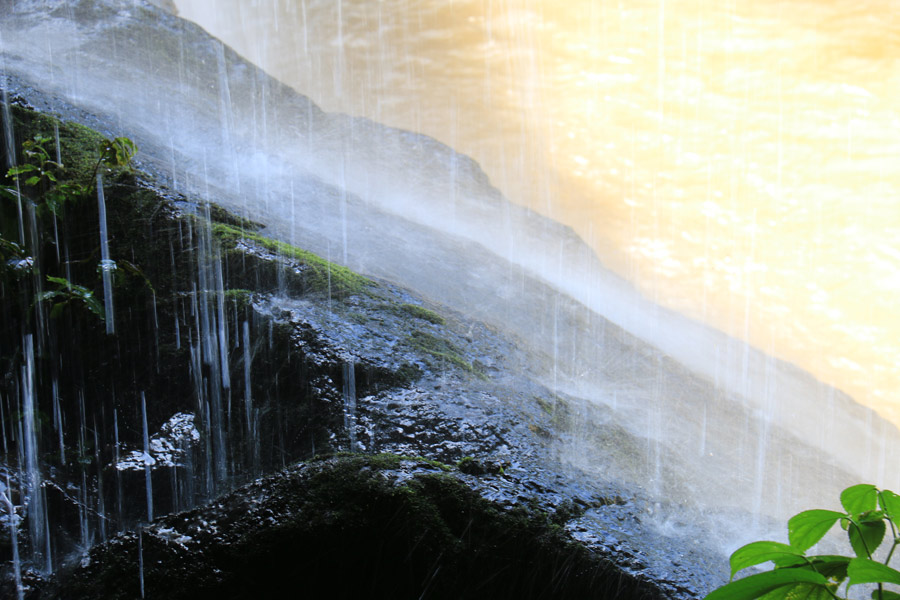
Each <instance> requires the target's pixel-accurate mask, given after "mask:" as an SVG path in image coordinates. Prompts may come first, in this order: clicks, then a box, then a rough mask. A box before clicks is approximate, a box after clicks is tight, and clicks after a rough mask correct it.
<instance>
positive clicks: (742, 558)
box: [729, 542, 803, 578]
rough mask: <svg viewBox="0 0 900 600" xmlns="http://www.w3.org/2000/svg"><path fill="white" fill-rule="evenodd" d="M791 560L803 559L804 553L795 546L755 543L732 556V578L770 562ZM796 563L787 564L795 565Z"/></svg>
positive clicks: (742, 547) (777, 543)
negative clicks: (740, 572) (747, 569)
mask: <svg viewBox="0 0 900 600" xmlns="http://www.w3.org/2000/svg"><path fill="white" fill-rule="evenodd" d="M791 558H799V559H801V560H802V559H803V553H802V552H800V551H798V550H797V549H796V548H794V547H793V546H788V545H787V544H782V543H779V542H753V543H751V544H747V545H746V546H741V547H740V548H738V549H737V550H735V551H734V552H733V553H732V554H731V559H730V561H729V562H730V563H731V577H732V578H734V575H735V573H737V572H738V571H740V570H741V569H746V568H747V567H752V566H753V565H758V564H761V563H764V562H768V561H775V562H778V561H781V560H782V559H787V560H788V561H791ZM795 563H796V561H793V562H789V563H787V564H795Z"/></svg>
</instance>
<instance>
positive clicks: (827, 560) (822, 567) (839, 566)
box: [792, 554, 850, 582]
mask: <svg viewBox="0 0 900 600" xmlns="http://www.w3.org/2000/svg"><path fill="white" fill-rule="evenodd" d="M808 560H809V563H808V564H803V565H796V566H794V567H792V568H795V569H808V570H812V571H815V572H816V573H819V574H820V575H822V576H823V577H825V578H826V579H828V580H829V581H837V582H841V581H843V580H844V579H846V578H847V564H848V563H849V562H850V557H849V556H838V555H831V554H822V555H819V556H810V557H809V558H808Z"/></svg>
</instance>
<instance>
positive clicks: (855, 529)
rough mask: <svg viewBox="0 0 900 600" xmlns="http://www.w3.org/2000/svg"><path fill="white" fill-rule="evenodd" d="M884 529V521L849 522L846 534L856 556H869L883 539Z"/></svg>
mask: <svg viewBox="0 0 900 600" xmlns="http://www.w3.org/2000/svg"><path fill="white" fill-rule="evenodd" d="M884 529H885V526H884V521H869V522H862V523H857V522H856V521H853V522H851V523H850V527H849V528H848V529H847V534H848V535H849V537H850V545H851V546H853V551H854V552H856V556H858V557H860V558H871V557H872V555H873V554H875V549H876V548H878V546H880V545H881V541H882V540H883V539H884Z"/></svg>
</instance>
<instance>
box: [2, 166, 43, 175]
mask: <svg viewBox="0 0 900 600" xmlns="http://www.w3.org/2000/svg"><path fill="white" fill-rule="evenodd" d="M31 171H37V166H35V165H33V164H31V163H25V164H24V165H19V166H18V167H11V168H10V169H9V171H7V172H6V175H7V176H9V177H15V176H16V175H21V174H22V173H30V172H31Z"/></svg>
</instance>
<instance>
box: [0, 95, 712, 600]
mask: <svg viewBox="0 0 900 600" xmlns="http://www.w3.org/2000/svg"><path fill="white" fill-rule="evenodd" d="M6 97H7V98H9V99H10V100H11V101H10V102H9V104H8V105H7V109H6V110H5V111H4V113H3V115H4V127H6V129H7V130H8V131H11V132H12V134H11V135H12V139H13V140H14V142H15V143H14V144H8V145H6V146H4V148H5V149H6V150H5V153H4V154H3V155H0V160H2V161H4V162H7V161H8V162H11V163H12V164H17V163H21V162H22V160H24V157H23V155H21V154H20V153H19V151H18V150H17V148H19V147H21V143H22V141H23V140H27V139H33V138H34V136H35V135H45V136H47V137H48V139H51V140H54V141H55V140H56V139H59V141H60V145H59V154H60V156H61V157H62V162H63V164H64V165H65V166H64V167H60V170H59V171H58V174H59V176H60V177H61V178H63V179H64V180H66V181H80V180H82V179H83V178H84V173H88V174H90V173H91V170H92V169H93V168H95V167H94V165H95V164H96V160H97V159H96V156H97V150H96V148H97V147H98V145H99V144H100V143H101V141H102V138H101V137H100V136H98V135H97V134H96V133H95V132H93V131H90V130H88V129H86V128H84V127H81V126H78V125H74V124H71V123H60V122H58V121H56V120H55V119H53V118H51V117H49V116H47V115H44V114H41V113H38V112H36V111H34V110H32V109H30V108H28V106H27V102H25V100H24V99H22V98H16V97H12V98H10V97H9V95H6ZM53 143H55V142H53ZM9 148H12V149H13V150H12V151H10V150H9ZM13 153H15V154H13ZM104 170H105V169H104ZM103 192H104V194H103V197H104V202H105V206H106V224H107V227H106V228H105V229H104V230H103V231H105V238H104V239H107V243H108V247H109V254H110V256H111V257H112V260H114V261H115V266H116V268H115V271H114V276H113V277H112V279H111V288H110V289H111V297H112V302H113V304H114V307H115V312H114V316H112V320H113V322H114V333H112V334H110V333H108V330H107V327H108V326H109V322H108V321H107V322H104V321H101V320H100V319H98V317H97V314H96V313H95V312H92V311H91V310H89V309H88V307H89V303H88V302H87V300H86V295H93V296H94V297H96V298H103V299H104V301H105V299H106V298H105V293H106V292H105V291H104V286H103V283H104V270H103V269H99V270H98V260H99V256H100V252H99V249H98V248H99V246H101V245H102V244H101V238H102V237H104V236H101V228H100V225H99V223H98V220H97V214H98V210H99V204H98V197H99V196H98V195H97V194H96V192H95V193H94V194H93V195H90V196H89V197H88V196H85V197H83V198H81V199H80V200H79V201H78V202H76V203H72V204H71V205H69V206H67V208H66V211H65V213H64V214H63V213H60V214H58V215H57V217H56V218H55V219H54V218H53V217H52V215H51V214H48V213H47V212H45V211H42V210H41V207H42V206H44V204H42V203H45V200H44V199H42V197H41V196H40V195H34V196H30V197H27V198H25V200H26V202H25V204H24V206H25V208H26V211H25V216H26V217H28V219H30V220H31V223H32V225H31V228H32V232H31V233H29V234H28V236H26V237H27V240H26V241H27V243H26V244H25V250H23V252H26V250H27V252H26V253H30V256H27V257H24V258H23V257H18V255H17V256H12V255H11V257H6V256H5V255H4V259H5V262H4V270H3V272H2V275H3V287H2V290H0V291H2V294H3V303H2V313H0V316H2V320H0V338H2V339H0V349H2V355H0V359H2V363H0V364H2V368H3V379H2V380H0V394H2V398H3V403H2V408H3V414H2V421H0V428H2V438H3V442H4V454H3V464H2V469H3V472H4V474H6V475H7V476H5V477H4V484H3V485H4V487H3V488H2V491H3V492H4V498H5V499H6V500H8V502H5V508H4V511H3V512H4V514H3V525H4V527H3V531H4V534H5V538H4V539H3V545H2V548H0V550H2V552H3V555H2V557H0V558H2V559H3V560H4V561H6V562H5V567H4V572H5V575H6V578H5V580H4V582H3V584H2V585H3V586H4V588H3V592H4V595H5V596H8V597H16V595H17V593H18V592H19V591H21V593H22V595H23V597H60V598H77V597H85V598H87V597H92V598H106V597H109V598H117V597H123V598H124V597H135V596H136V593H137V592H139V590H138V588H136V587H135V585H139V581H138V580H136V579H135V578H134V577H133V575H134V573H135V572H136V571H135V563H134V560H135V558H134V557H135V553H134V545H135V544H137V539H138V538H136V536H135V534H134V533H122V534H119V535H118V536H117V535H116V533H117V532H122V531H134V530H135V529H136V528H137V529H141V530H143V531H145V532H146V533H145V534H141V535H140V536H139V539H140V540H141V541H140V548H141V552H139V553H138V556H141V555H142V554H141V553H145V554H143V557H144V558H143V559H142V560H143V565H144V575H145V577H144V584H145V586H146V589H148V590H154V592H153V593H154V594H162V593H165V595H167V596H170V597H178V596H177V595H176V592H178V590H184V594H185V597H186V596H188V595H189V596H191V597H193V596H194V595H200V596H201V597H202V596H203V595H206V597H222V596H223V595H225V597H240V596H241V594H242V593H247V594H249V593H250V588H254V589H255V588H258V587H265V586H266V585H270V586H272V588H271V589H275V586H276V585H277V584H278V582H282V583H284V582H285V579H284V578H287V580H288V582H290V583H292V584H296V585H300V582H302V581H305V580H306V579H307V578H309V580H310V581H311V580H313V579H314V578H315V577H320V579H318V581H319V582H321V581H323V579H322V578H323V577H324V578H325V579H326V580H327V583H326V584H324V585H326V586H337V587H335V589H336V590H338V591H336V592H335V594H337V595H340V594H344V596H345V597H349V596H350V595H359V593H361V592H362V591H364V590H373V592H372V593H374V594H375V595H379V594H380V593H382V592H383V593H384V594H388V593H390V594H397V595H409V594H412V593H413V592H415V594H416V595H417V596H419V595H421V593H426V592H427V594H428V595H427V596H426V597H435V598H441V597H448V598H449V597H476V596H478V595H480V594H481V593H482V592H484V591H487V592H489V593H487V595H488V596H491V597H565V595H566V594H570V596H571V597H583V594H582V592H584V593H587V591H591V593H593V591H594V590H599V591H602V590H607V589H613V588H615V589H619V588H620V587H622V586H624V588H627V589H629V590H633V591H634V594H635V595H633V596H628V597H644V596H645V595H647V597H654V596H653V594H657V593H659V594H664V595H665V597H675V598H678V597H692V596H694V595H695V594H694V593H693V592H691V590H692V589H696V587H695V586H697V585H699V586H701V587H702V586H704V585H705V583H704V582H705V581H706V580H705V579H704V577H705V576H703V575H698V574H697V572H696V570H695V569H694V568H693V567H692V568H691V570H690V571H689V570H687V569H683V570H677V569H676V570H671V569H669V568H667V567H664V568H658V567H657V566H655V564H654V562H655V560H654V557H652V556H649V555H646V554H644V553H643V552H642V551H641V550H639V549H638V548H639V547H641V546H642V545H643V546H646V543H645V542H646V539H647V537H648V536H653V535H654V534H653V533H652V532H649V531H644V532H643V533H641V528H640V526H639V520H638V515H640V514H641V513H642V512H643V511H644V510H645V507H644V505H643V504H642V503H641V501H640V500H638V499H637V497H636V496H635V494H634V493H633V492H631V491H629V490H627V489H626V488H624V487H622V486H620V487H618V488H616V489H606V488H604V487H603V486H598V485H597V484H595V483H590V482H588V481H585V480H584V479H583V478H582V479H579V477H578V476H577V474H571V475H565V474H564V471H563V469H561V468H560V469H559V470H548V469H547V468H546V466H547V465H548V464H552V462H553V456H552V451H551V449H550V442H552V441H555V440H556V439H557V436H558V435H559V434H558V433H554V432H558V431H561V430H563V429H565V427H567V426H571V425H572V423H574V422H577V418H578V417H577V415H576V414H574V413H573V408H572V407H571V406H570V405H569V403H568V402H567V400H566V399H565V398H563V397H560V396H558V395H555V394H552V393H550V392H549V391H548V390H547V389H546V388H544V387H543V386H541V385H540V384H538V383H536V382H534V381H532V380H530V379H529V378H528V377H523V376H519V375H517V376H515V377H512V376H511V375H510V374H512V373H520V372H521V371H522V368H521V365H523V364H525V362H526V358H525V356H524V354H523V351H522V350H521V349H520V348H519V347H518V346H517V344H516V343H515V341H514V340H510V339H508V338H505V337H503V336H501V335H499V334H498V333H496V332H495V331H493V330H491V329H490V328H488V327H486V326H485V325H483V324H480V323H478V322H475V321H472V320H470V319H466V318H463V317H462V316H460V315H459V314H457V313H455V312H454V311H452V310H450V309H447V308H442V307H438V306H434V305H429V304H428V303H427V302H425V301H423V300H422V299H420V298H417V297H416V296H414V295H413V294H411V293H410V292H408V291H406V290H403V289H401V288H399V287H397V286H394V285H392V284H389V283H385V282H378V281H374V280H371V279H367V278H364V277H361V276H359V275H357V274H355V273H353V272H351V271H349V270H347V269H345V268H343V267H340V266H338V265H334V264H332V263H329V262H327V261H324V260H322V259H321V258H319V257H317V256H315V255H312V254H310V253H308V252H305V251H304V250H301V249H299V248H296V247H293V246H290V245H288V244H284V243H283V242H277V241H274V240H272V239H269V238H267V237H265V236H264V235H263V230H262V225H261V224H258V223H254V222H251V221H248V220H246V219H243V218H241V217H238V216H236V215H234V214H231V213H229V212H227V211H225V210H222V209H221V208H219V207H217V206H215V205H210V204H207V203H202V202H198V201H196V200H193V199H190V198H187V197H184V196H180V195H178V194H173V193H170V192H168V191H167V190H165V189H163V188H160V187H158V186H156V185H155V184H153V183H152V182H151V181H149V180H148V179H146V178H145V177H144V176H142V175H139V174H135V173H133V172H130V171H127V170H126V171H122V170H119V171H110V172H108V173H105V174H104V177H103ZM15 206H16V205H15V204H14V203H7V204H4V205H3V209H4V210H5V211H6V212H5V213H4V221H3V223H4V225H5V226H4V229H3V231H2V232H0V233H2V236H3V239H4V240H12V239H15V235H16V232H15V224H16V222H17V216H16V208H15ZM23 222H25V223H27V222H28V221H23ZM6 251H7V246H4V252H6ZM7 258H8V260H6V259H7ZM23 260H24V261H25V262H26V263H27V262H28V261H29V260H30V261H31V262H30V263H29V264H31V265H38V266H39V268H40V272H37V270H36V269H34V268H32V267H29V268H30V269H31V270H30V271H29V270H28V269H25V270H24V271H23V270H22V269H20V268H19V267H18V266H17V265H18V264H19V263H20V262H21V261H23ZM47 275H50V276H51V277H56V278H57V280H63V281H68V282H69V287H65V286H63V284H59V283H57V284H55V286H56V287H54V285H51V283H52V282H53V281H54V280H53V279H47V278H46V276H47ZM41 276H43V277H41ZM62 278H64V279H62ZM60 286H62V287H60ZM42 290H43V291H42ZM53 290H55V291H53ZM72 290H84V291H83V292H78V293H80V294H82V295H81V296H78V294H75V295H74V296H73V293H74V292H73V291H72ZM46 291H52V292H53V293H52V294H50V295H49V296H48V295H46V294H45V293H44V292H46ZM35 298H39V300H38V301H37V302H35ZM40 298H43V299H44V300H40ZM107 306H108V305H107ZM111 315H113V313H112V311H109V310H107V311H106V318H107V319H110V317H111ZM38 324H40V325H38ZM23 332H25V334H23ZM29 407H30V409H31V410H32V411H33V416H31V417H30V418H29V412H28V409H29ZM23 414H24V415H25V416H24V418H13V417H12V415H23ZM42 415H44V416H46V418H44V417H42ZM23 422H25V423H30V424H31V425H30V426H29V427H23ZM567 424H568V425H567ZM30 427H33V428H34V433H33V434H29V433H28V432H29V431H30ZM31 436H33V437H31ZM30 439H33V440H34V442H29V440H30ZM618 443H619V444H620V446H621V447H623V448H627V447H629V445H634V444H635V442H634V441H633V440H631V441H629V438H628V436H627V435H625V434H624V433H622V435H621V436H620V437H619V438H618ZM336 451H344V452H347V451H349V452H357V453H359V452H362V453H369V454H371V453H391V454H392V455H393V456H394V457H395V458H387V457H384V456H382V457H381V458H378V459H356V458H346V459H339V460H336V461H332V462H317V463H312V464H307V465H306V466H299V467H295V468H292V469H291V470H288V471H286V472H285V473H283V474H281V475H279V476H276V477H274V478H271V479H266V480H263V481H260V482H256V483H253V484H250V485H249V486H248V487H244V488H241V489H239V490H238V491H235V492H232V490H234V489H235V488H237V487H238V486H241V485H244V484H246V483H247V482H248V481H252V480H253V479H254V478H256V477H259V476H261V475H264V474H266V473H272V472H274V471H277V470H279V469H282V468H283V467H285V466H286V465H290V464H292V463H294V462H295V461H297V460H303V459H309V458H311V457H314V456H316V455H321V454H323V453H326V454H327V453H332V452H336ZM397 456H422V457H425V458H427V459H428V460H430V461H441V462H442V463H447V464H450V465H454V464H456V463H457V462H459V464H460V466H459V468H458V470H456V469H453V470H452V473H451V474H449V475H448V474H442V475H441V476H440V477H437V475H439V474H441V473H443V469H442V468H441V467H435V466H434V464H435V463H433V462H432V463H428V462H422V461H421V460H419V461H412V462H403V461H399V460H398V459H397V458H396V457H397ZM472 457H474V458H472ZM460 461H461V462H460ZM435 469H437V471H435ZM438 471H440V473H439V472H438ZM479 474H480V475H481V477H479V476H478V475H479ZM329 490H331V491H329ZM335 490H337V491H335ZM223 494H228V495H227V496H223ZM323 494H324V495H323ZM329 494H330V495H329ZM209 502H213V504H209V505H208V506H207V507H206V508H197V507H200V506H203V505H204V504H207V503H209ZM373 506H374V507H375V508H376V509H377V510H370V508H371V507H373ZM181 511H188V512H187V513H182V514H181V515H180V516H177V515H176V516H170V517H165V520H163V521H159V520H156V521H153V519H155V518H156V519H158V518H159V517H160V516H161V515H172V514H174V513H180V512H181ZM461 515H468V516H466V517H465V518H463V517H462V516H461ZM548 515H549V516H548ZM269 517H271V519H270V518H269ZM426 517H427V518H426ZM429 519H430V520H429ZM548 519H551V522H549V524H548ZM150 521H153V524H152V525H150V526H149V528H148V527H147V526H146V524H147V523H149V522H150ZM204 522H205V523H218V524H219V525H216V526H215V527H207V526H206V525H202V523H204ZM423 523H425V525H423ZM516 524H518V525H516ZM551 524H555V527H550V525H551ZM514 526H515V527H518V529H515V527H514ZM563 526H564V527H565V529H566V530H567V531H569V532H570V533H572V534H574V536H575V537H577V538H579V539H581V540H582V542H581V545H579V546H577V547H575V546H571V545H569V544H570V542H571V539H570V538H567V537H566V535H568V534H565V535H564V533H563V529H562V527H563ZM514 530H515V533H511V532H513V531H514ZM598 532H602V533H601V534H600V535H598ZM641 536H644V538H643V542H641V541H640V539H641ZM188 538H190V539H188ZM197 540H202V544H199V545H198V543H197ZM295 540H302V542H297V541H295ZM351 540H355V542H353V543H351V542H350V541H351ZM548 540H549V541H548ZM629 540H634V543H633V544H632V542H630V541H629ZM145 541H146V544H145ZM104 542H105V543H104ZM96 544H100V545H99V546H96V548H95V549H94V550H93V551H92V554H91V555H90V559H85V560H89V562H85V563H84V564H85V565H87V566H85V567H83V568H82V569H81V570H79V569H75V570H74V571H73V568H72V566H71V565H72V560H74V561H75V564H79V560H78V558H77V556H78V554H80V553H82V552H85V551H87V550H88V549H89V548H91V547H92V546H94V545H96ZM298 544H299V545H298ZM654 544H655V545H654V547H655V548H657V550H658V551H659V552H661V553H663V554H665V553H670V552H671V553H676V552H677V553H678V554H679V555H682V554H684V549H676V548H675V547H669V546H667V545H666V542H665V541H664V540H661V541H657V542H655V543H654ZM420 550H421V551H422V553H421V555H420V554H417V553H418V552H419V551H420ZM242 556H243V557H246V561H249V562H242V561H243V560H244V559H241V557H242ZM73 557H75V558H73ZM326 557H327V558H326ZM348 557H349V558H348ZM699 558H700V555H698V556H695V557H694V558H693V559H692V563H691V564H696V563H697V561H698V560H699ZM351 559H352V560H351ZM535 561H537V564H539V565H546V568H544V567H539V568H537V567H533V566H528V565H533V564H534V563H535ZM298 562H299V563H302V564H303V565H304V566H303V568H302V569H300V568H298V567H297V563H298ZM270 563H271V564H273V565H277V568H276V567H265V565H267V564H270ZM139 564H140V561H139ZM333 565H337V566H336V567H335V566H333ZM523 565H525V566H524V567H523ZM613 565H617V566H615V567H614V566H613ZM244 567H248V569H245V568H244ZM326 567H327V568H326ZM59 569H62V571H59V575H58V576H57V577H56V578H55V579H53V578H51V580H50V583H48V581H47V577H48V576H49V574H50V572H51V571H53V570H57V571H58V570H59ZM329 569H330V570H329ZM348 571H349V572H350V573H352V576H351V577H346V576H345V575H346V573H347V572H348ZM387 572H390V575H389V576H388V575H385V576H384V577H382V576H381V574H383V573H387ZM513 573H517V575H516V576H515V577H513V576H512V574H513ZM451 575H452V576H451ZM239 581H240V582H243V583H241V584H240V585H238V584H237V583H236V582H239ZM345 581H346V582H347V583H346V585H347V588H346V590H345V591H344V592H341V591H339V590H340V589H343V588H340V585H343V583H342V582H345ZM188 582H195V583H191V584H190V585H189V584H188ZM515 582H518V583H515ZM97 586H100V587H97ZM154 586H157V587H154ZM167 586H168V587H167ZM191 586H193V587H191ZM241 586H244V587H241ZM624 588H623V589H624ZM563 589H567V590H574V591H572V592H571V593H570V592H565V593H563V592H560V591H559V590H563ZM188 590H191V592H190V593H188ZM238 590H240V593H239V591H238ZM529 590H530V591H529ZM653 590H655V591H653ZM507 591H508V592H509V593H508V594H507ZM513 592H515V593H513ZM178 593H180V592H178ZM229 593H230V594H232V596H228V595H227V594H229ZM629 593H630V592H629ZM79 594H81V595H79ZM504 594H507V595H504ZM554 594H556V595H554ZM616 597H619V596H616Z"/></svg>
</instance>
